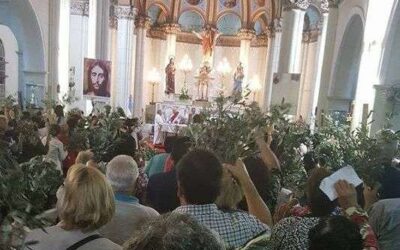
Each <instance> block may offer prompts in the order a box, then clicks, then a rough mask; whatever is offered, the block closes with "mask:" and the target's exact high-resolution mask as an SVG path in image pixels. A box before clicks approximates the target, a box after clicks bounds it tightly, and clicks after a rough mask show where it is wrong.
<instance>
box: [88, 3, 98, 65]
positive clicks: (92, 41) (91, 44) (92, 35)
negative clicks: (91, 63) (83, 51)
mask: <svg viewBox="0 0 400 250" xmlns="http://www.w3.org/2000/svg"><path fill="white" fill-rule="evenodd" d="M97 1H98V0H89V20H88V57H89V58H95V57H96V30H97V27H96V23H97Z"/></svg>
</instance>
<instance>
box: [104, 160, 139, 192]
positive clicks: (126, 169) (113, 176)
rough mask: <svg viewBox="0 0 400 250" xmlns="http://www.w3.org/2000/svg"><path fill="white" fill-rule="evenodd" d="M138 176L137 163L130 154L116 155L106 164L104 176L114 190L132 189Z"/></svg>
mask: <svg viewBox="0 0 400 250" xmlns="http://www.w3.org/2000/svg"><path fill="white" fill-rule="evenodd" d="M138 176H139V168H138V165H137V163H136V161H135V160H134V159H133V158H132V157H131V156H128V155H118V156H116V157H114V158H113V159H112V160H111V161H110V162H109V163H108V164H107V169H106V177H107V180H108V182H109V183H110V184H111V186H112V188H113V190H114V192H129V191H133V190H134V189H133V188H134V187H135V184H136V180H137V178H138Z"/></svg>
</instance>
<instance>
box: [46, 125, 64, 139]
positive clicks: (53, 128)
mask: <svg viewBox="0 0 400 250" xmlns="http://www.w3.org/2000/svg"><path fill="white" fill-rule="evenodd" d="M60 132H61V128H60V126H58V125H57V124H52V125H50V128H49V135H51V136H53V137H55V136H57V135H58V134H59V133H60Z"/></svg>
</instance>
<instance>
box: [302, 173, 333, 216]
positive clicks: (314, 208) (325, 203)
mask: <svg viewBox="0 0 400 250" xmlns="http://www.w3.org/2000/svg"><path fill="white" fill-rule="evenodd" d="M330 174H331V173H330V171H329V170H328V169H326V168H315V169H314V170H312V171H311V174H310V177H309V178H308V180H307V199H308V204H309V206H310V208H311V212H312V214H313V216H316V217H323V216H328V215H330V214H331V213H332V212H333V210H334V209H335V207H336V203H335V202H332V201H331V200H330V199H329V198H328V196H326V194H325V193H324V192H322V191H321V189H320V188H319V185H320V184H321V181H322V180H323V179H324V178H325V177H328V176H329V175H330Z"/></svg>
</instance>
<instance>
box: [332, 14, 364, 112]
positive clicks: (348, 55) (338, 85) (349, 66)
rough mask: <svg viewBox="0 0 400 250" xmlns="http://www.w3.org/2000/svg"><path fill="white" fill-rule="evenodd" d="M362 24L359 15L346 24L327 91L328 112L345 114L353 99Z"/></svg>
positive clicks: (360, 47)
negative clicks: (330, 83)
mask: <svg viewBox="0 0 400 250" xmlns="http://www.w3.org/2000/svg"><path fill="white" fill-rule="evenodd" d="M363 37H364V24H363V21H362V19H361V17H360V16H359V15H354V16H353V17H352V18H351V19H350V21H349V23H348V24H347V27H346V30H345V32H344V36H343V39H342V42H341V45H340V48H339V53H338V57H337V60H336V63H335V68H334V73H333V77H332V79H333V80H332V85H331V88H330V91H329V110H330V111H331V112H332V111H334V112H336V111H337V112H343V113H346V112H348V111H349V110H350V108H351V104H352V102H353V101H354V99H355V95H356V89H357V82H358V74H359V68H360V62H361V52H362V45H363Z"/></svg>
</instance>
